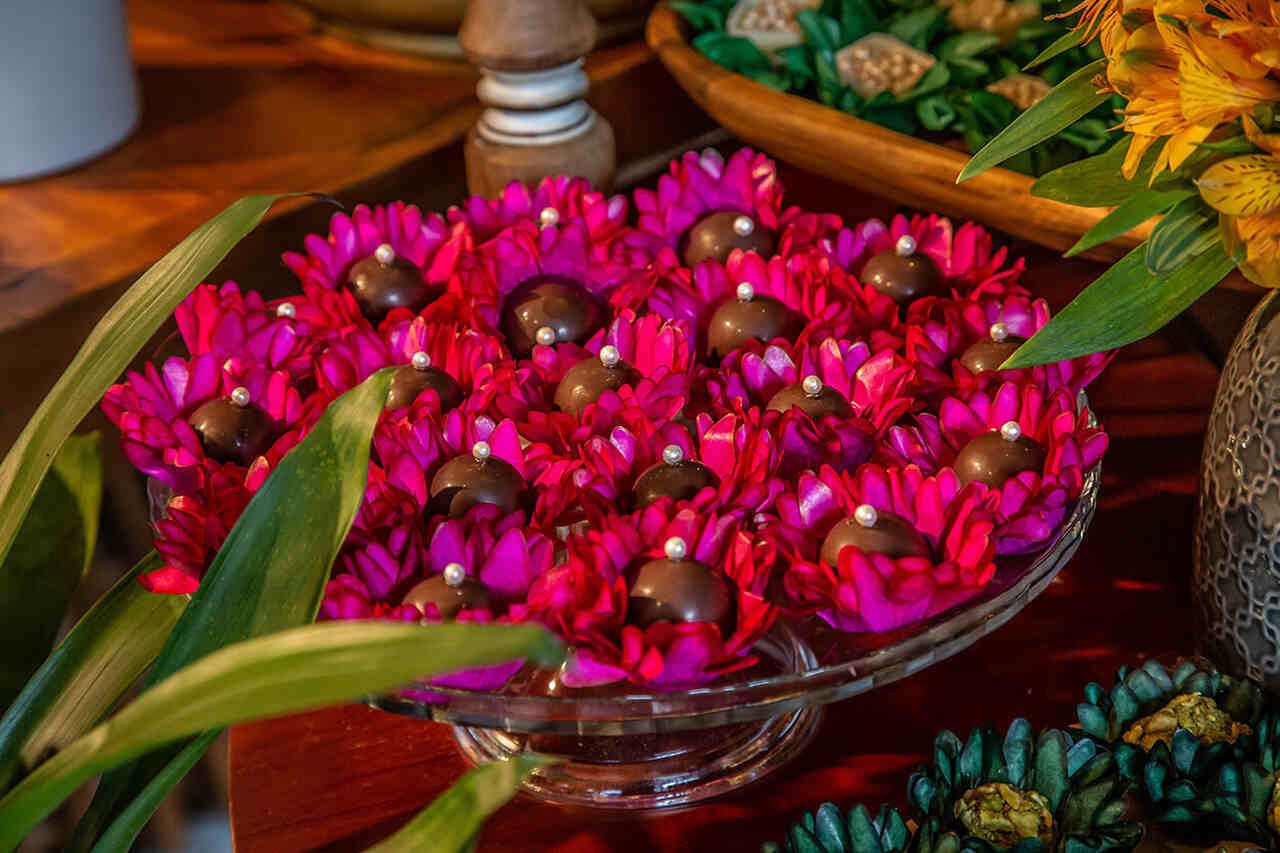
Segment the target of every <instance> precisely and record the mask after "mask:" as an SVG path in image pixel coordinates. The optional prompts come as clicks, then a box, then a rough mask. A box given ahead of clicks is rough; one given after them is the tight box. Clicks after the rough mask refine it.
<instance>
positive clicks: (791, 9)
mask: <svg viewBox="0 0 1280 853" xmlns="http://www.w3.org/2000/svg"><path fill="white" fill-rule="evenodd" d="M819 5H821V0H738V2H737V3H736V4H735V5H734V7H733V9H732V10H731V11H730V12H729V17H728V18H726V19H725V22H724V28H725V30H726V31H727V32H728V33H729V35H731V36H739V37H741V38H745V39H749V40H750V41H751V42H752V43H753V44H754V45H755V46H756V47H758V48H760V49H761V50H781V49H782V48H784V47H791V46H792V45H796V44H801V43H803V42H804V33H802V32H801V31H800V25H799V24H797V23H796V13H797V12H799V11H800V10H801V9H816V8H817V7H818V6H819Z"/></svg>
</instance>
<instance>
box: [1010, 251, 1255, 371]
mask: <svg viewBox="0 0 1280 853" xmlns="http://www.w3.org/2000/svg"><path fill="white" fill-rule="evenodd" d="M1146 257H1147V244H1146V243H1143V244H1142V245H1141V246H1139V247H1138V248H1136V249H1134V250H1133V251H1132V252H1130V253H1129V254H1127V255H1125V257H1124V258H1123V259H1121V260H1120V261H1117V262H1116V263H1115V264H1114V265H1112V266H1111V267H1109V268H1108V269H1107V271H1106V272H1104V273H1103V274H1102V275H1101V276H1099V277H1098V279H1097V280H1096V281H1094V282H1093V284H1091V285H1089V286H1088V287H1087V288H1086V289H1085V291H1084V292H1083V293H1081V294H1080V295H1079V296H1077V297H1076V298H1075V299H1073V300H1072V301H1071V303H1070V304H1069V305H1067V307H1066V308H1064V309H1062V310H1061V311H1059V312H1058V313H1057V315H1055V316H1054V317H1053V319H1051V320H1050V321H1049V322H1048V323H1046V324H1045V326H1044V328H1042V329H1041V330H1040V331H1039V332H1036V334H1035V335H1033V336H1032V338H1031V339H1030V340H1029V341H1027V342H1026V343H1025V344H1023V345H1022V346H1021V347H1019V348H1018V351H1017V352H1015V353H1014V354H1013V355H1012V356H1011V357H1010V358H1009V360H1008V361H1006V362H1005V363H1004V364H1003V365H1002V367H1003V368H1006V369H1008V368H1014V367H1030V366H1032V365H1035V364H1046V363H1048V362H1051V361H1061V360H1062V359H1066V358H1075V357H1076V356H1078V355H1088V354H1089V353H1095V352H1101V351H1102V350H1107V349H1112V348H1114V347H1120V346H1123V345H1125V344H1127V343H1132V342H1133V341H1136V340H1138V339H1139V338H1144V337H1146V336H1147V335H1149V334H1151V333H1152V332H1154V331H1156V330H1157V329H1159V328H1160V327H1161V326H1163V325H1164V324H1165V323H1167V322H1169V321H1170V320H1172V319H1173V318H1174V317H1176V316H1177V315H1178V314H1180V313H1181V312H1182V311H1183V310H1184V309H1186V308H1187V306H1189V305H1190V304H1191V303H1192V302H1195V301H1196V299H1198V298H1199V297H1200V296H1201V295H1202V294H1203V293H1204V292H1205V291H1207V290H1209V288H1211V287H1213V286H1214V285H1215V284H1217V283H1218V282H1220V281H1222V279H1223V278H1224V277H1226V275H1227V273H1229V272H1231V270H1232V269H1233V268H1234V267H1235V263H1234V262H1233V261H1232V260H1231V259H1230V258H1228V257H1227V256H1226V254H1225V253H1224V252H1223V251H1222V247H1221V245H1216V244H1215V245H1213V246H1211V247H1210V248H1208V249H1206V250H1205V251H1203V252H1201V253H1200V254H1199V255H1197V256H1196V257H1195V258H1193V259H1191V260H1190V261H1188V262H1187V263H1186V264H1185V265H1183V266H1182V267H1180V268H1179V269H1177V270H1176V271H1174V272H1173V273H1171V274H1169V275H1166V276H1156V275H1153V274H1152V273H1150V272H1148V271H1147V268H1146Z"/></svg>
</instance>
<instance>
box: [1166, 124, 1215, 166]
mask: <svg viewBox="0 0 1280 853" xmlns="http://www.w3.org/2000/svg"><path fill="white" fill-rule="evenodd" d="M1216 127H1217V125H1216V124H1196V125H1192V126H1191V127H1187V128H1183V129H1182V130H1180V131H1178V132H1177V133H1175V134H1173V135H1171V136H1170V137H1169V141H1168V142H1167V143H1165V146H1164V151H1162V152H1161V154H1162V155H1163V156H1164V157H1165V158H1166V159H1167V160H1168V161H1169V170H1170V171H1172V170H1174V169H1177V168H1178V167H1179V166H1181V165H1182V164H1183V162H1184V161H1185V160H1186V159H1187V158H1188V157H1190V156H1191V155H1192V154H1194V153H1195V151H1196V147H1197V146H1198V145H1199V144H1200V143H1201V142H1204V140H1205V138H1206V137H1208V135H1209V134H1210V133H1213V130H1214V128H1216Z"/></svg>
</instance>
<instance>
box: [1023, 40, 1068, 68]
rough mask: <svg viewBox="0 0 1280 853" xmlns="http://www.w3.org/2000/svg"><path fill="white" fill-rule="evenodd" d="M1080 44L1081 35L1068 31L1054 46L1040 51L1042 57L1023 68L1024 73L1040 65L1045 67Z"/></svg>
mask: <svg viewBox="0 0 1280 853" xmlns="http://www.w3.org/2000/svg"><path fill="white" fill-rule="evenodd" d="M1079 44H1080V33H1079V32H1077V31H1076V30H1068V31H1067V32H1065V33H1063V34H1062V37H1061V38H1059V39H1058V40H1057V41H1055V42H1054V43H1053V44H1051V45H1049V46H1048V47H1046V48H1045V49H1044V50H1042V51H1040V55H1039V56H1037V57H1036V58H1035V59H1033V60H1031V61H1030V62H1028V63H1027V64H1026V65H1024V66H1023V68H1022V70H1023V71H1030V70H1031V69H1032V68H1035V67H1036V66H1038V65H1044V64H1045V63H1046V62H1048V61H1049V60H1050V59H1053V58H1054V57H1055V56H1061V55H1062V54H1064V53H1066V52H1067V51H1068V50H1071V48H1073V47H1077V46H1078V45H1079Z"/></svg>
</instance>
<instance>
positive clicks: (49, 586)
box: [0, 433, 102, 708]
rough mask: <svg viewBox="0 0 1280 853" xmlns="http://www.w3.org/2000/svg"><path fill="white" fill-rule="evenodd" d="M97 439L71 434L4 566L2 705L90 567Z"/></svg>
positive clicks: (47, 644)
mask: <svg viewBox="0 0 1280 853" xmlns="http://www.w3.org/2000/svg"><path fill="white" fill-rule="evenodd" d="M98 444H99V442H98V435H97V433H94V434H92V435H83V436H75V437H73V438H69V439H67V443H66V444H64V445H63V446H62V450H61V451H60V452H59V453H58V455H57V457H56V458H55V459H54V460H53V467H51V468H50V469H49V471H48V473H46V474H45V476H44V482H42V483H41V484H40V488H39V490H38V491H37V492H36V496H35V500H34V501H33V502H32V504H31V508H30V509H29V510H28V511H27V517H26V518H25V519H24V520H23V522H22V527H21V528H19V530H18V536H17V539H15V540H14V543H13V547H12V548H11V549H10V550H9V555H8V556H7V557H6V558H5V559H4V565H3V566H0V578H4V581H3V583H0V625H2V626H4V627H3V630H4V637H3V646H4V654H3V655H0V708H6V707H8V705H9V704H10V703H11V702H12V701H13V699H14V697H15V696H17V695H18V693H19V691H21V690H22V685H24V684H26V683H27V679H28V678H30V677H31V675H32V673H34V672H35V671H36V670H37V669H39V667H40V663H41V662H42V661H43V660H44V659H45V657H46V656H47V655H48V654H49V650H50V649H52V648H53V641H54V639H55V638H56V637H57V634H58V628H59V626H61V625H62V620H63V617H64V616H65V615H66V611H67V603H68V602H69V601H70V600H71V594H72V593H73V592H75V590H76V587H77V586H79V585H80V579H81V578H82V577H83V576H84V573H85V570H86V569H88V568H89V560H90V558H92V557H93V548H94V545H95V544H96V542H97V538H98V510H99V508H100V506H101V504H102V465H101V463H100V462H99V459H98Z"/></svg>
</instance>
